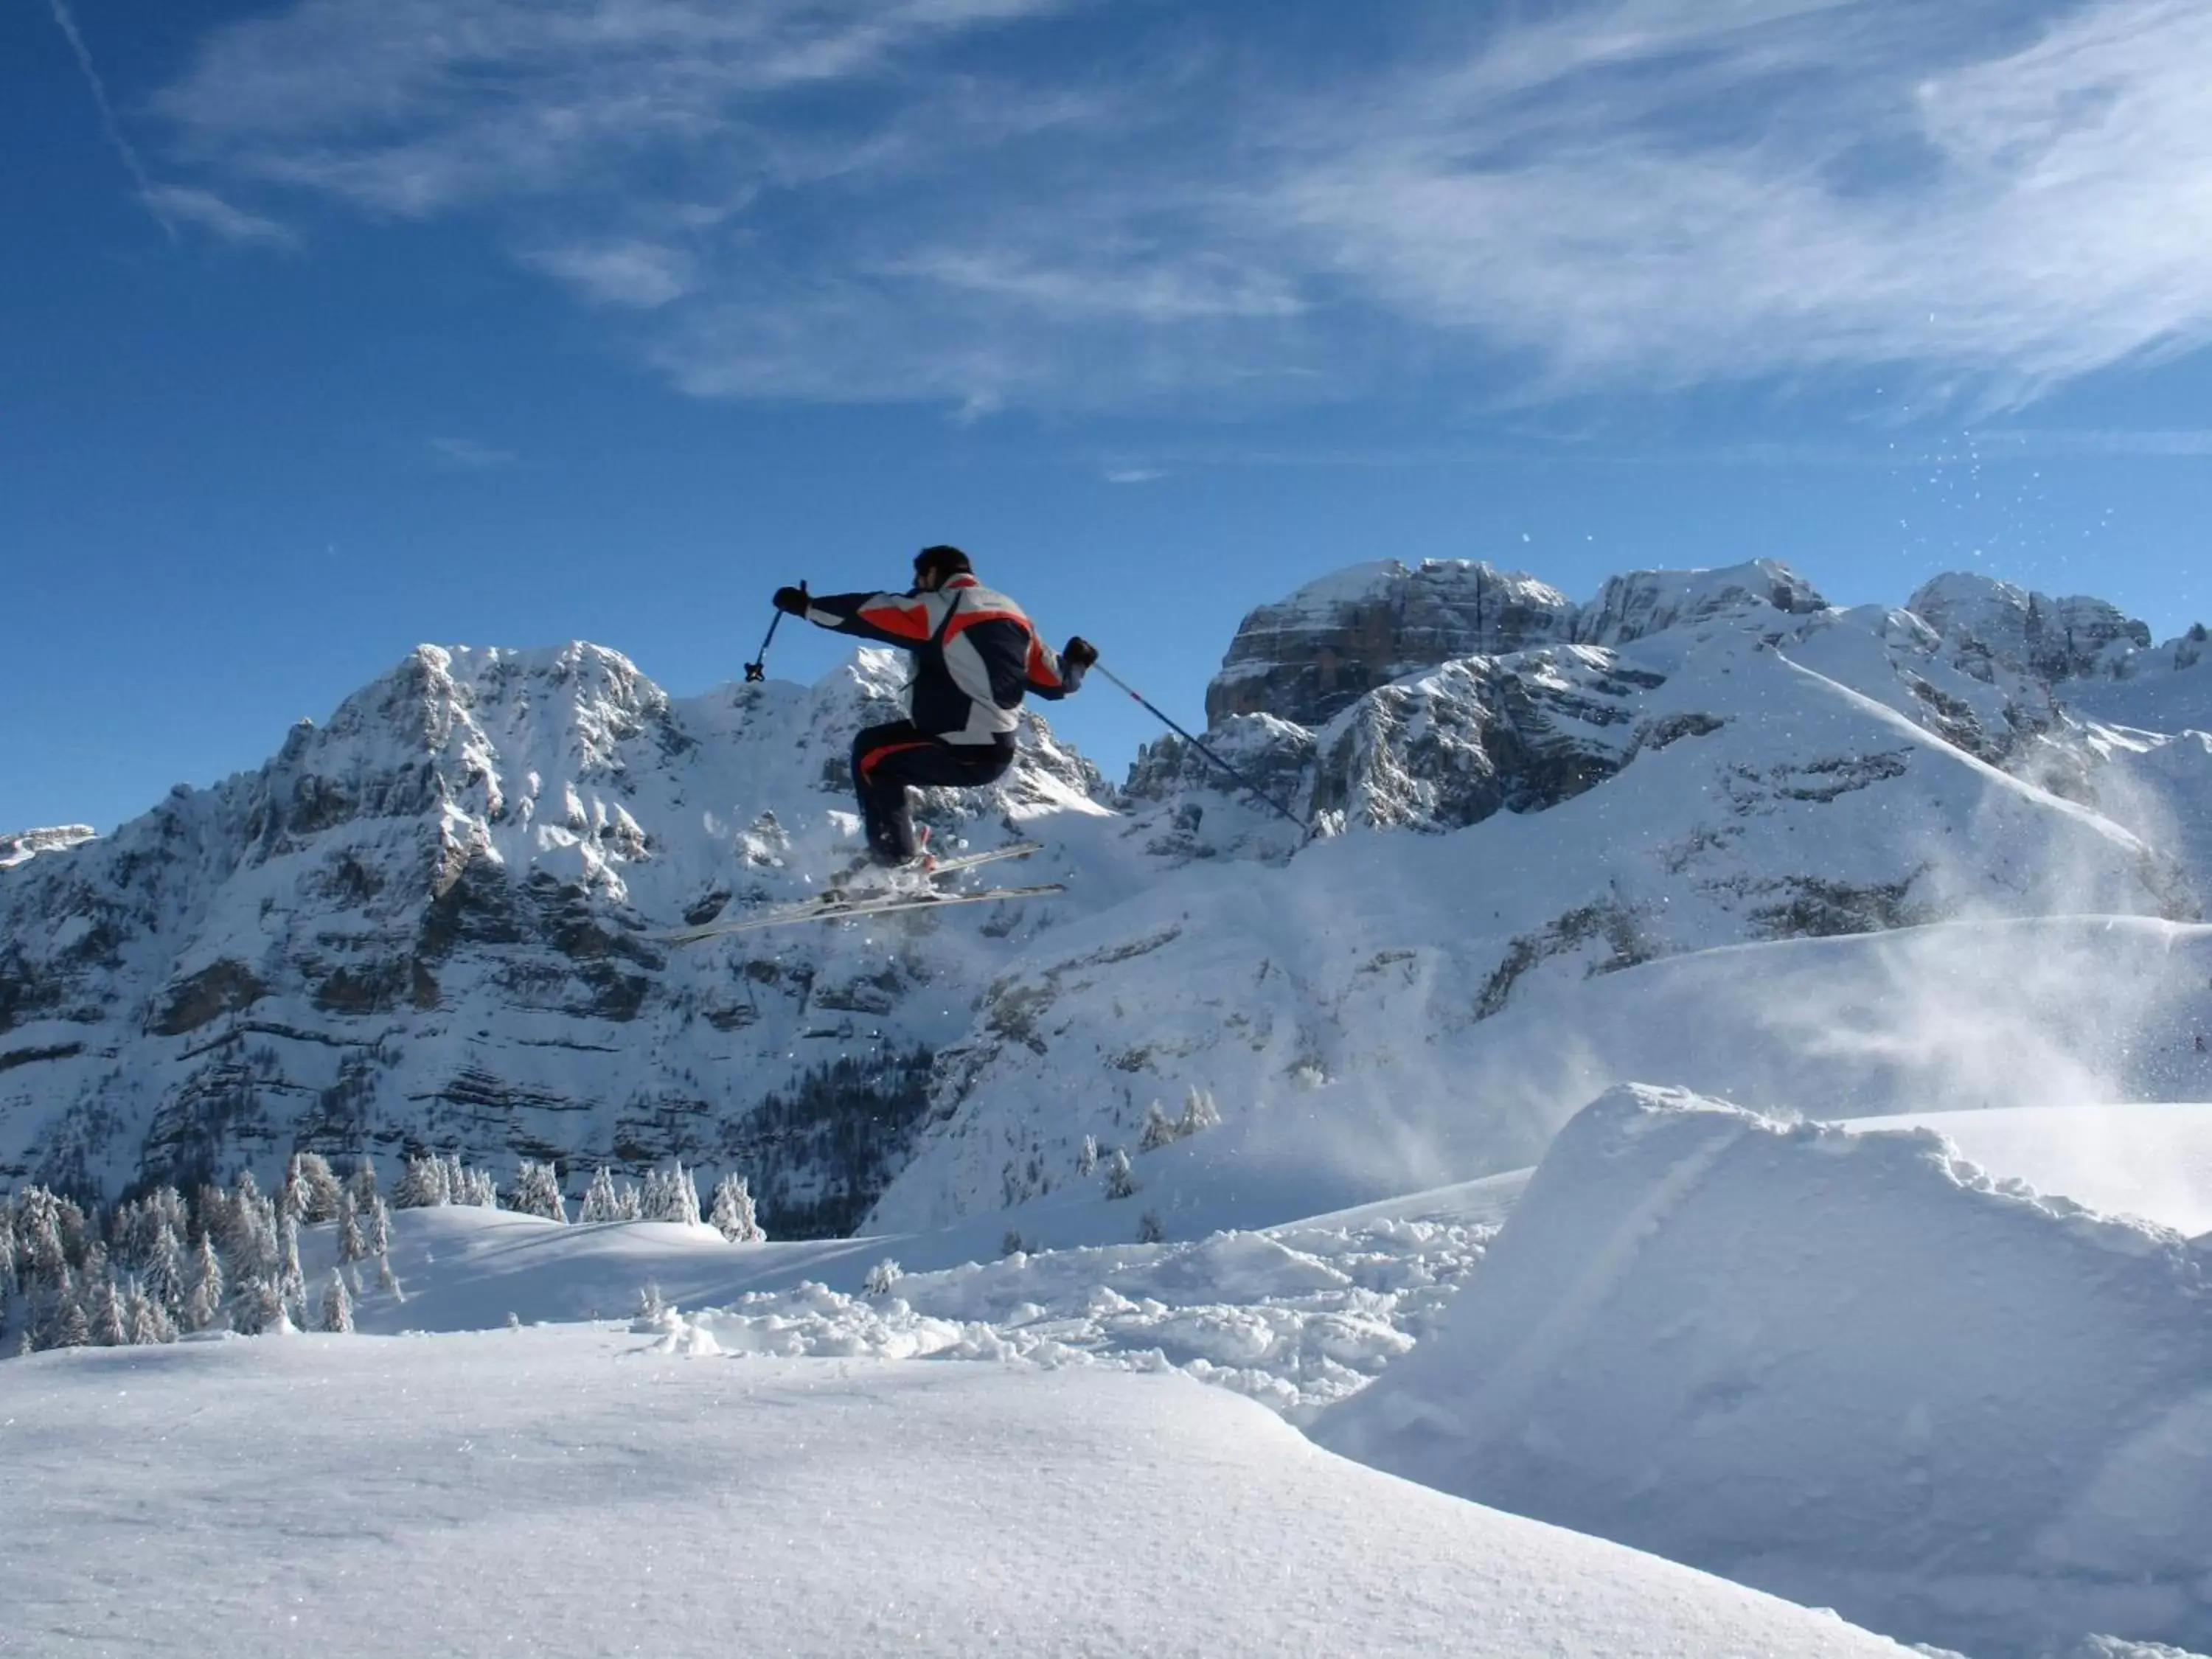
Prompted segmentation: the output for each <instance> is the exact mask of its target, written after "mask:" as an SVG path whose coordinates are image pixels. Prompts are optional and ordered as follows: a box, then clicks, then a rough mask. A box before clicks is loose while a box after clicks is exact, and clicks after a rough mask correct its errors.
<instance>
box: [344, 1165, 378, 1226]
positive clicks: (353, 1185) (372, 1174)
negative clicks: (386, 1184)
mask: <svg viewBox="0 0 2212 1659" xmlns="http://www.w3.org/2000/svg"><path fill="white" fill-rule="evenodd" d="M346 1190H347V1191H348V1192H349V1193H351V1194H353V1207H354V1212H355V1213H356V1214H357V1215H367V1214H368V1204H369V1200H371V1199H373V1198H374V1197H376V1196H377V1185H376V1164H375V1163H374V1161H373V1160H372V1159H369V1158H362V1160H361V1162H360V1163H358V1164H355V1165H354V1166H353V1173H352V1174H351V1175H350V1176H347V1177H346Z"/></svg>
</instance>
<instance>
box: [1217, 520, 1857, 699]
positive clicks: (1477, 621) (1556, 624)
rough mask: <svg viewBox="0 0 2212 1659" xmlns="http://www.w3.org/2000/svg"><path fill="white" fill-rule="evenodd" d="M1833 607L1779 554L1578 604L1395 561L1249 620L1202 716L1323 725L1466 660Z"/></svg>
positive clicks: (1464, 564)
mask: <svg viewBox="0 0 2212 1659" xmlns="http://www.w3.org/2000/svg"><path fill="white" fill-rule="evenodd" d="M1759 606H1765V607H1770V608H1771V609H1773V610H1775V611H1782V612H1785V613H1787V614H1790V615H1793V616H1795V615H1806V614H1809V613H1811V612H1814V611H1823V610H1826V608H1827V601H1826V599H1822V598H1821V597H1820V594H1819V593H1818V592H1815V591H1814V587H1813V586H1812V584H1811V583H1809V582H1808V581H1807V580H1805V579H1804V578H1803V577H1802V576H1800V575H1799V574H1797V573H1796V571H1794V570H1792V569H1790V567H1789V566H1788V565H1786V564H1784V563H1782V562H1779V561H1778V560H1774V559H1756V560H1753V561H1751V562H1748V563H1745V564H1737V565H1729V566H1724V567H1723V568H1718V569H1713V570H1636V571H1630V572H1628V573H1627V574H1624V575H1619V576H1614V577H1613V578H1611V579H1610V580H1607V583H1606V584H1605V586H1604V587H1603V588H1601V590H1600V591H1599V592H1598V596H1597V598H1596V599H1594V600H1592V601H1591V602H1590V603H1589V605H1576V604H1575V603H1573V601H1571V600H1570V599H1568V598H1567V597H1566V595H1565V594H1564V593H1562V592H1559V589H1557V588H1555V587H1553V586H1550V585H1549V584H1548V583H1546V582H1541V581H1539V580H1537V579H1536V578H1535V577H1534V576H1531V575H1528V574H1525V573H1523V572H1521V571H1501V570H1499V569H1498V568H1495V567H1494V566H1492V565H1490V564H1487V563H1485V562H1479V561H1474V560H1467V559H1426V560H1424V561H1423V562H1421V563H1420V564H1419V566H1418V567H1408V566H1407V565H1403V564H1401V563H1399V562H1397V561H1396V560H1395V559H1390V560H1383V561H1380V562H1375V563H1370V564H1360V565H1354V566H1352V568H1350V569H1348V570H1341V571H1339V572H1337V573H1336V574H1334V575H1329V576H1324V577H1322V579H1321V580H1319V581H1316V582H1310V583H1308V584H1307V585H1306V586H1304V587H1302V588H1300V589H1299V590H1298V591H1297V592H1295V593H1293V594H1291V596H1290V597H1289V598H1288V599H1283V600H1279V601H1278V602H1277V603H1275V604H1273V605H1261V607H1260V608H1259V609H1258V610H1256V611H1253V612H1252V613H1251V614H1250V615H1249V616H1248V617H1245V619H1244V622H1243V626H1241V627H1240V628H1238V629H1237V637H1236V639H1235V640H1234V641H1231V644H1230V647H1229V653H1228V655H1227V656H1226V657H1225V659H1223V661H1222V665H1221V672H1220V673H1219V674H1218V675H1217V676H1216V677H1215V678H1214V680H1213V683H1212V684H1211V685H1210V686H1208V687H1207V688H1206V718H1207V719H1208V720H1211V721H1212V722H1214V723H1215V724H1217V725H1218V724H1219V723H1220V722H1221V721H1223V720H1226V719H1229V718H1231V717H1232V716H1234V715H1237V714H1262V713H1264V714H1273V715H1275V716H1277V717H1279V718H1280V719H1282V720H1291V721H1294V722H1296V723H1297V724H1298V725H1301V726H1322V725H1325V724H1326V723H1327V722H1328V720H1330V719H1332V718H1333V717H1334V716H1335V715H1336V714H1340V712H1342V711H1343V710H1344V709H1346V708H1349V707H1350V706H1351V705H1352V703H1354V702H1357V701H1358V699H1359V698H1360V697H1362V696H1364V695H1365V694H1366V693H1368V692H1369V691H1371V690H1374V689H1376V687H1377V686H1382V685H1387V684H1389V683H1390V682H1391V681H1393V680H1396V679H1401V678H1404V677H1405V676H1407V675H1408V674H1418V673H1421V672H1423V671H1426V670H1429V669H1432V668H1437V667H1441V666H1442V665H1443V664H1445V663H1448V662H1454V661H1457V660H1459V659H1462V658H1465V657H1496V656H1504V655H1508V654H1510V653H1514V652H1517V651H1525V650H1528V649H1531V648H1533V647H1539V646H1547V645H1570V644H1573V645H1603V646H1619V645H1625V644H1626V643H1627V642H1628V641H1631V640H1636V639H1641V638H1642V637H1644V635H1647V634H1656V633H1657V632H1659V631H1660V630H1661V629H1667V628H1673V627H1676V626H1678V625H1680V624H1682V623H1695V622H1700V621H1703V620H1705V618H1706V617H1713V616H1717V615H1719V614H1721V613H1722V612H1723V611H1735V610H1739V609H1742V608H1745V607H1759Z"/></svg>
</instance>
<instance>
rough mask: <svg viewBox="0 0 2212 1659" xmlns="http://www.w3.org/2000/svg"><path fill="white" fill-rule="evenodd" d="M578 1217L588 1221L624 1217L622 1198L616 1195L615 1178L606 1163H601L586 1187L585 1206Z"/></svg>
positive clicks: (614, 1219)
mask: <svg viewBox="0 0 2212 1659" xmlns="http://www.w3.org/2000/svg"><path fill="white" fill-rule="evenodd" d="M577 1219H578V1220H579V1221H582V1222H587V1223H588V1222H595V1221H619V1220H621V1219H622V1200H620V1199H619V1198H617V1196H616V1195H615V1178H614V1176H613V1174H612V1172H611V1171H610V1170H608V1168H607V1166H606V1165H605V1164H600V1165H599V1170H598V1172H597V1173H596V1174H594V1175H593V1176H592V1184H591V1185H590V1186H588V1187H586V1188H585V1189H584V1207H583V1209H582V1211H581V1212H580V1213H579V1214H578V1216H577Z"/></svg>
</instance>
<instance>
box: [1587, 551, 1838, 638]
mask: <svg viewBox="0 0 2212 1659" xmlns="http://www.w3.org/2000/svg"><path fill="white" fill-rule="evenodd" d="M1746 605H1769V606H1771V607H1772V608H1773V609H1774V610H1777V611H1782V612H1784V614H1785V615H1789V616H1793V617H1800V616H1809V615H1811V614H1812V613H1813V612H1814V611H1825V610H1826V609H1827V608H1828V602H1827V601H1826V599H1822V598H1821V597H1820V593H1819V592H1817V591H1815V589H1814V586H1813V584H1812V583H1810V582H1808V581H1807V580H1805V579H1804V578H1803V577H1802V576H1801V575H1799V574H1797V573H1796V571H1794V570H1792V569H1791V568H1790V567H1789V566H1788V565H1786V564H1784V563H1783V562H1781V561H1780V560H1779V559H1753V560H1752V561H1750V562H1748V563H1745V564H1731V565H1723V566H1721V567H1720V568H1717V569H1712V570H1632V571H1629V572H1628V573H1626V574H1624V575H1619V576H1611V577H1608V578H1607V580H1606V584H1605V586H1603V587H1601V588H1600V589H1599V590H1598V595H1597V598H1596V599H1593V600H1591V601H1590V603H1589V605H1585V606H1583V610H1582V612H1581V614H1580V616H1579V617H1577V619H1576V623H1575V635H1574V637H1575V641H1576V642H1577V644H1582V645H1626V644H1627V643H1628V642H1629V641H1631V640H1638V639H1642V638H1643V637H1644V635H1647V634H1656V633H1658V632H1659V631H1660V630H1661V629H1668V628H1675V627H1680V625H1682V624H1684V623H1697V622H1703V621H1704V620H1705V618H1706V617H1716V616H1718V615H1720V614H1721V613H1722V612H1723V611H1735V610H1740V609H1741V608H1742V607H1744V606H1746Z"/></svg>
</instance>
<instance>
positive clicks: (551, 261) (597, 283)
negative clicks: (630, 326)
mask: <svg viewBox="0 0 2212 1659" xmlns="http://www.w3.org/2000/svg"><path fill="white" fill-rule="evenodd" d="M522 258H523V262H524V263H525V264H531V265H534V266H536V267H537V268H538V270H543V271H545V272H547V273H549V274H550V275H551V276H557V277H559V278H560V279H561V280H562V282H564V283H568V285H569V287H571V288H573V289H575V290H576V291H577V293H579V294H580V295H582V296H583V297H584V298H585V299H586V300H587V301H590V302H591V303H592V304H593V305H600V306H623V307H629V309H631V310H635V311H653V310H657V309H659V307H662V306H665V305H667V304H669V303H670V302H671V301H676V300H680V299H682V298H683V297H684V295H687V294H689V293H690V292H691V291H692V290H693V289H695V288H696V287H697V286H698V271H697V261H696V259H694V258H693V257H692V256H691V255H690V253H689V252H686V251H685V250H684V249H683V248H680V247H671V246H667V245H665V244H664V243H655V242H647V241H641V240H636V239H635V238H631V239H625V240H620V241H614V242H602V243H598V244H593V245H588V246H572V247H558V248H539V249H536V250H533V251H532V252H527V253H525V254H524V255H523V256H522Z"/></svg>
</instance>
